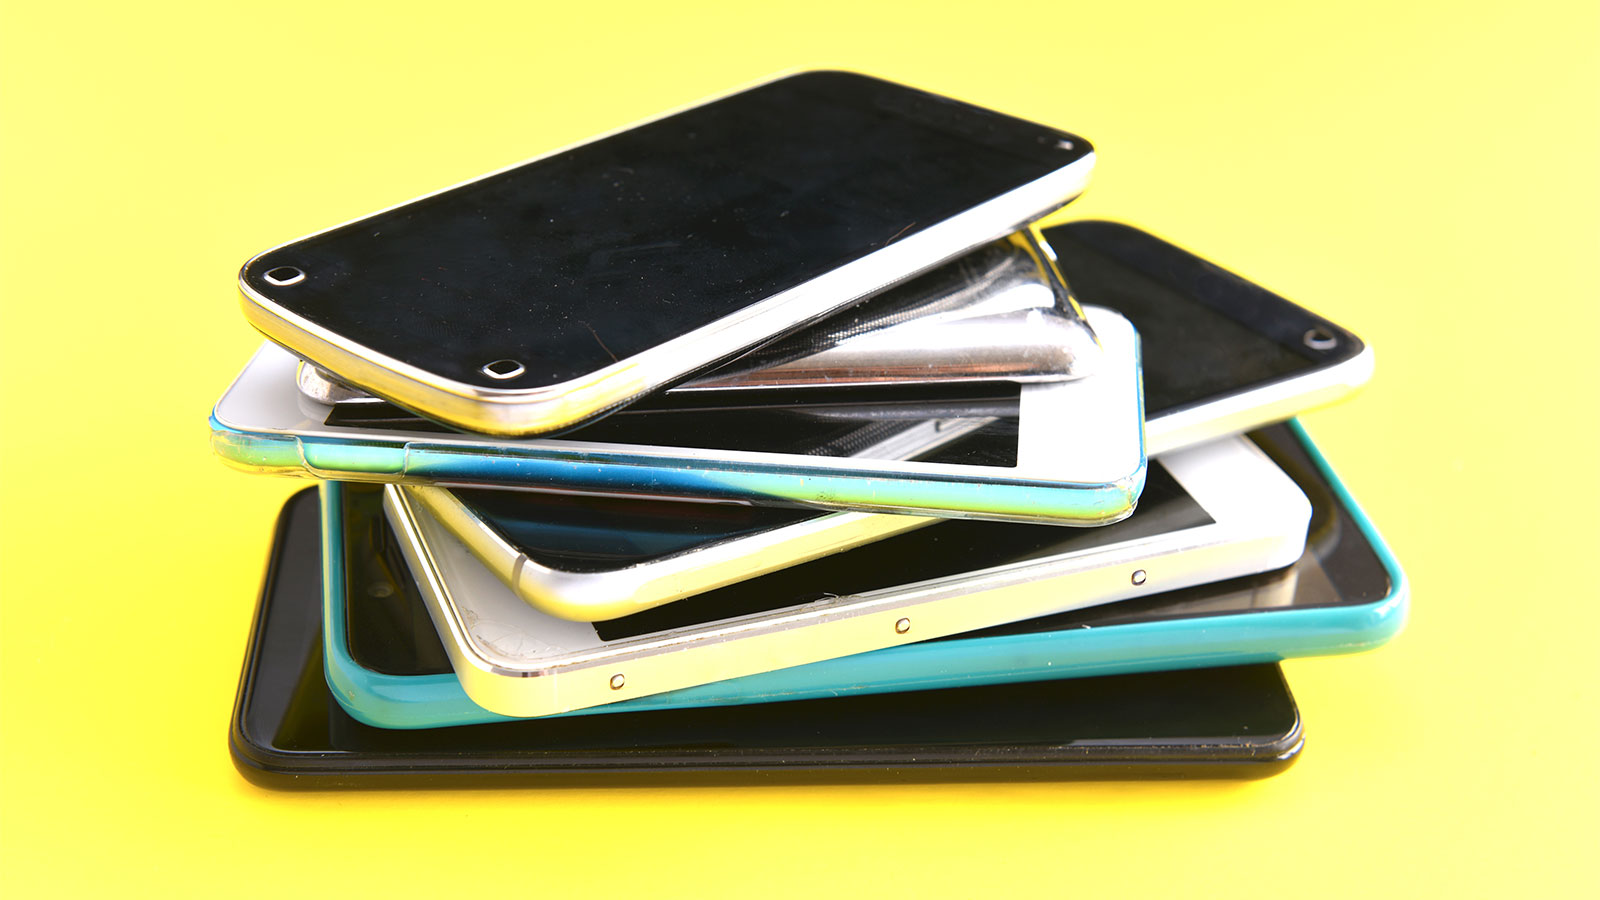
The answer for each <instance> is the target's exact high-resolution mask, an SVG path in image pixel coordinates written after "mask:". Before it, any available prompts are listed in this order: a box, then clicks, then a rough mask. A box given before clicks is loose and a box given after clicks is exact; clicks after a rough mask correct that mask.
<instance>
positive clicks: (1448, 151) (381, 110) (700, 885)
mask: <svg viewBox="0 0 1600 900" xmlns="http://www.w3.org/2000/svg"><path fill="white" fill-rule="evenodd" d="M635 6H636V7H637V8H634V7H635ZM1319 6H1320V7H1321V8H1319V9H1316V10H1315V11H1313V10H1312V8H1311V7H1310V6H1309V5H1306V7H1305V8H1304V9H1302V8H1300V5H1297V4H1282V5H1280V4H1270V3H1262V4H1256V5H1251V4H1241V3H1203V4H1200V3H1196V4H1190V3H1174V4H1168V5H1162V6H1148V7H1136V6H1134V5H1132V4H1124V3H1103V4H1086V3H1079V4H1071V3H1066V2H1057V3H1047V4H1031V5H1024V4H1019V3H1007V4H993V3H989V4H985V3H972V4H950V5H947V6H944V7H938V6H935V5H932V4H922V5H917V4H912V5H908V6H906V7H905V8H904V9H900V10H894V11H886V10H881V9H878V8H877V5H876V4H871V3H863V2H848V3H831V4H823V3H810V4H802V5H796V6H794V7H792V8H791V7H785V6H779V5H775V4H770V3H745V4H727V5H725V6H722V7H720V8H712V7H706V8H698V7H696V8H691V5H690V4H674V3H645V4H637V5H634V4H624V3H590V4H583V3H566V4H553V5H551V8H549V9H539V8H538V5H537V4H530V3H524V4H508V5H507V6H506V7H504V8H500V9H495V8H482V9H477V8H471V7H470V4H464V3H438V2H429V3H416V4H404V3H389V4H372V5H370V6H369V7H365V8H361V9H338V8H333V6H332V5H331V4H328V3H323V2H309V3H300V2H273V3H260V4H243V3H236V4H234V3H211V4H202V3H195V4H193V5H192V6H190V7H188V8H183V7H179V6H175V5H171V4H157V3H121V4H91V5H90V6H89V7H87V8H86V7H83V6H79V5H72V6H68V5H65V4H45V3H36V4H28V5H26V6H23V5H21V4H18V3H14V2H13V3H7V4H5V7H4V12H3V13H0V94H3V101H0V104H3V105H0V111H3V119H0V161H3V181H0V203H3V204H4V206H3V220H0V254H3V256H0V259H3V269H0V279H3V280H0V297H3V320H0V338H3V341H4V347H3V353H0V367H3V368H0V386H3V392H4V393H3V404H4V408H3V410H0V429H3V431H0V492H3V494H0V496H3V500H0V515H3V525H0V535H3V543H0V547H3V557H0V639H3V647H0V675H3V678H0V713H3V716H4V719H3V725H0V742H3V748H0V780H3V785H0V800H3V806H0V829H3V831H0V856H3V859H0V893H5V894H6V895H7V896H23V895H37V894H44V893H46V892H52V893H53V892H56V891H58V890H61V889H69V892H72V891H78V892H85V891H88V890H90V889H96V890H100V891H103V892H106V893H107V894H108V895H113V896H120V895H126V894H128V893H136V894H137V893H167V892H173V893H177V894H201V893H208V894H216V893H225V894H230V895H231V894H245V895H260V896H293V897H297V896H311V895H314V894H317V893H322V892H324V891H326V892H328V893H331V894H335V895H343V896H375V895H382V894H381V892H383V891H397V892H399V893H395V894H393V895H395V896H406V895H412V894H415V893H420V892H421V891H424V890H426V891H430V892H433V894H434V896H439V897H444V896H450V897H473V896H485V897H504V896H523V895H528V896H538V897H541V898H561V897H566V896H577V892H579V891H582V892H584V894H585V895H590V894H591V893H593V892H603V895H617V894H619V893H631V894H635V895H640V894H643V893H645V892H647V891H648V892H651V893H655V892H657V891H660V892H663V893H679V892H681V893H687V894H693V895H697V896H698V895H701V894H703V893H707V892H708V890H707V889H708V888H709V887H710V886H711V885H713V884H717V883H721V884H723V885H724V886H726V887H727V888H728V889H729V892H730V893H738V894H757V893H759V894H812V893H814V892H818V891H823V890H826V891H828V892H830V893H833V894H836V895H837V894H842V893H848V894H855V893H867V892H873V893H884V894H892V895H916V894H923V893H949V894H952V895H960V896H1005V895H1007V894H1010V893H1015V892H1018V891H1026V892H1027V893H1030V894H1031V893H1045V892H1048V893H1050V894H1052V895H1062V894H1069V893H1070V894H1074V895H1080V896H1101V897H1110V896H1124V895H1136V894H1148V893H1157V892H1161V893H1166V894H1175V893H1177V892H1178V891H1180V890H1181V891H1184V892H1189V891H1194V892H1198V893H1200V894H1204V895H1217V894H1225V893H1226V894H1232V893H1235V892H1239V891H1247V892H1249V893H1251V894H1255V895H1265V894H1273V895H1288V896H1303V895H1324V894H1326V895H1348V894H1351V893H1354V892H1357V891H1361V892H1365V891H1369V890H1370V891H1390V892H1396V893H1398V892H1402V891H1412V890H1414V889H1419V888H1423V887H1438V888H1448V889H1450V890H1451V891H1452V892H1454V893H1464V894H1469V895H1483V896H1504V895H1508V894H1512V893H1514V892H1518V893H1520V892H1524V891H1526V892H1530V893H1531V892H1533V891H1535V890H1554V891H1555V892H1558V893H1588V892H1591V891H1594V890H1596V889H1600V884H1597V879H1596V875H1595V870H1594V868H1593V866H1594V862H1593V859H1592V857H1593V855H1594V852H1595V850H1596V849H1597V847H1600V840H1597V839H1600V833H1597V832H1600V829H1597V821H1600V818H1597V817H1600V813H1597V810H1600V778H1597V771H1600V768H1597V765H1596V762H1595V758H1596V754H1597V753H1600V714H1597V712H1596V709H1597V704H1600V690H1597V688H1600V677H1597V675H1600V666H1597V664H1596V662H1595V650H1594V647H1595V643H1596V640H1597V636H1600V588H1597V587H1596V584H1597V581H1596V578H1597V576H1596V574H1595V572H1594V568H1593V563H1594V561H1595V559H1596V557H1597V556H1600V530H1597V527H1596V524H1595V522H1596V519H1595V516H1596V514H1597V511H1600V479H1597V477H1596V469H1595V466H1596V456H1597V454H1596V449H1597V448H1596V443H1597V441H1596V439H1597V436H1600V430H1597V425H1596V421H1597V419H1596V412H1597V403H1596V388H1597V386H1600V384H1597V381H1600V378H1597V374H1600V373H1597V364H1596V362H1595V359H1596V358H1597V345H1600V312H1597V310H1600V279H1597V276H1596V272H1597V259H1596V257H1597V255H1600V175H1597V172H1600V162H1597V161H1600V61H1597V57H1600V13H1597V6H1596V4H1594V3H1592V2H1582V3H1572V4H1567V5H1562V4H1551V3H1526V2H1524V3H1515V4H1506V5H1505V7H1504V8H1502V9H1479V8H1478V5H1463V4H1458V3H1443V2H1426V3H1394V2H1361V3H1341V4H1320V5H1319ZM1469 8H1470V9H1472V10H1474V11H1471V12H1467V10H1468V9H1469ZM822 65H829V66H841V67H846V68H855V69H861V70H865V71H868V72H872V73H875V74H881V75H884V76H888V77H891V78H894V79H898V80H901V81H905V82H908V83H911V84H914V85H918V86H922V87H926V88H930V89H933V90H937V91H942V92H945V93H950V94H954V95H957V96H960V97H962V98H965V99H970V100H973V101H977V102H980V103H983V104H986V105H990V106H994V107H997V108H1000V109H1003V110H1007V111H1010V112H1014V113H1017V114H1020V115H1024V116H1027V117H1030V118H1034V119H1038V120H1041V121H1045V122H1049V123H1052V124H1056V125H1060V126H1062V127H1065V128H1068V129H1070V130H1073V131H1076V132H1079V133H1081V134H1083V135H1085V136H1087V137H1089V138H1090V139H1091V140H1093V141H1094V142H1095V144H1096V146H1097V147H1098V148H1099V150H1100V158H1101V162H1100V166H1099V171H1098V173H1097V175H1096V184H1095V187H1094V188H1093V189H1092V190H1091V191H1090V193H1089V194H1088V195H1087V197H1086V198H1085V199H1084V200H1083V201H1082V202H1080V203H1078V204H1077V205H1076V206H1075V207H1074V208H1073V209H1072V212H1073V213H1074V214H1077V215H1093V216H1105V217H1116V218H1121V219H1125V220H1128V221H1131V222H1135V223H1139V224H1142V225H1144V226H1145V227H1148V228H1150V229H1152V230H1155V231H1157V232H1158V233H1161V234H1163V235H1166V236H1168V237H1171V238H1173V239H1175V240H1177V241H1179V242H1180V243H1183V244H1185V245H1187V246H1189V247H1192V248H1194V249H1195V250H1197V251H1199V252H1201V253H1202V254H1204V255H1206V256H1208V257H1210V258H1212V259H1214V260H1216V261H1218V262H1220V263H1222V264H1224V265H1227V266H1229V267H1231V268H1234V269H1235V270H1237V271H1239V272H1242V273H1244V274H1246V275H1248V276H1250V277H1253V278H1255V279H1256V280H1258V281H1260V282H1262V283H1264V284H1266V285H1269V286H1271V287H1273V288H1276V289H1278V290H1280V291H1282V292H1284V293H1285V294H1287V295H1288V296H1290V297H1294V298H1297V299H1298V300H1300V301H1301V302H1303V303H1305V304H1307V305H1309V306H1312V307H1314V308H1315V309H1317V310H1319V311H1321V312H1323V313H1325V314H1327V315H1329V316H1330V317H1332V318H1333V319H1335V320H1337V321H1339V322H1341V323H1343V324H1346V325H1349V326H1350V327H1352V328H1353V329H1355V330H1356V331H1357V332H1358V333H1360V334H1361V335H1362V336H1363V337H1365V338H1366V339H1367V340H1368V342H1370V343H1371V344H1372V345H1374V346H1375V347H1376V349H1377V352H1378V360H1379V362H1378V373H1377V376H1376V379H1375V380H1374V382H1373V383H1372V385H1371V386H1370V387H1369V388H1368V389H1367V390H1366V391H1365V392H1364V394H1362V395H1361V396H1359V397H1357V398H1356V399H1355V400H1353V401H1352V402H1349V403H1347V404H1345V405H1343V406H1341V407H1339V408H1337V409H1334V410H1330V411H1327V412H1323V413H1319V414H1316V415H1314V416H1311V417H1309V418H1308V424H1309V426H1310V427H1311V429H1312V430H1313V432H1314V433H1315V435H1316V436H1317V438H1318V439H1319V441H1320V442H1321V444H1322V446H1323V448H1324V449H1325V450H1326V451H1327V453H1328V455H1329V456H1330V457H1331V458H1332V460H1333V461H1334V463H1335V464H1336V465H1337V466H1338V468H1339V470H1340V472H1341V473H1342V474H1343V476H1344V478H1345V479H1346V481H1347V482H1348V483H1349V485H1350V487H1351V488H1352V490H1354V491H1355V492H1356V494H1357V496H1358V497H1359V498H1360V499H1361V500H1362V501H1363V502H1364V504H1365V505H1366V508H1367V510H1368V511H1369V512H1370V513H1371V514H1372V516H1373V518H1374V519H1375V520H1376V521H1377V523H1378V525H1379V526H1380V527H1381V528H1382V529H1383V530H1384V532H1385V534H1386V535H1387V537H1388V538H1389V540H1390V541H1391V542H1392V544H1393V546H1394V549H1395V551H1396V553H1397V554H1398V555H1399V557H1400V559H1401V561H1402V563H1403V564H1404V565H1405V566H1406V568H1407V569H1408V571H1409V573H1410V575H1411V578H1412V580H1413V587H1414V603H1415V606H1414V612H1413V615H1412V620H1411V624H1410V627H1409V630H1408V631H1407V632H1406V633H1405V634H1403V635H1402V636H1401V637H1400V638H1399V639H1398V640H1397V641H1395V642H1394V643H1393V644H1391V645H1390V646H1389V647H1387V648H1385V649H1383V650H1381V651H1378V652H1376V653H1371V654H1367V655H1365V656H1359V657H1350V658H1336V659H1327V660H1317V661H1305V662H1295V663H1292V664H1290V665H1289V666H1288V667H1287V668H1288V673H1289V677H1290V681H1291V682H1292V684H1293V687H1294V690H1295V692H1296V694H1297V696H1298V697H1299V700H1300V704H1301V708H1302V711H1303V714H1304V716H1305V719H1306V722H1307V729H1308V737H1309V746H1308V748H1307V750H1306V752H1305V756H1304V758H1303V759H1302V761H1301V762H1300V764H1299V765H1298V766H1297V767H1296V768H1294V769H1292V770H1290V771H1289V772H1288V773H1286V774H1284V775H1283V776H1280V777H1277V778H1274V779H1270V780H1267V781H1265V782H1257V783H1242V784H1241V783H1178V784H1138V783H1135V784H1070V783H1067V784H1043V785H1040V784H1026V785H1006V784H982V785H970V784H969V785H961V784H950V785H916V786H850V787H842V788H841V787H831V788H830V787H812V786H794V785H791V786H779V787H768V788H759V789H757V788H752V789H740V790H733V789H725V788H713V789H654V790H640V789H616V790H600V789H597V790H550V791H539V790H517V791H492V790H485V791H475V792H467V793H366V794H338V793H333V794H322V795H315V794H313V795H297V794H279V793H272V792H268V791H263V790H259V789H257V788H254V787H252V786H250V785H249V784H247V783H245V782H244V781H243V780H241V779H240V778H239V777H238V776H237V775H236V774H235V773H234V770H233V767H232V765H231V764H230V762H229V758H228V751H227V746H226V743H225V736H226V730H227V724H228V716H229V710H230V706H231V704H232V701H233V693H234V687H235V683H236V678H237V675H238V667H239V660H240V656H241V653H242V650H243V645H244V638H245V631H246V628H247V626H248V624H249V621H250V615H251V610H252V606H253V604H254V601H255V597H256V591H257V587H258V583H259V579H260V576H261V572H262V565H263V559H264V555H265V553H266V548H267V542H268V538H269V535H270V529H271V527H272V523H273V520H274V517H275V516H276V514H277V510H278V507H279V504H280V502H281V501H282V500H283V499H284V498H285V497H286V496H288V494H289V493H290V492H291V491H293V490H295V489H296V488H297V487H299V486H300V483H298V482H294V481H290V480H274V479H269V478H252V477H249V476H246V475H243V474H240V473H237V472H234V471H231V470H228V469H225V468H224V467H223V466H222V465H221V464H219V463H217V462H216V461H215V460H213V459H211V457H210V453H209V450H208V449H207V444H206V426H205V417H206V414H207V412H208V410H209V408H210V406H211V404H212V403H213V402H214V401H215V399H216V397H217V396H218V395H219V394H220V392H221V391H222V389H223V387H224V386H225V385H226V384H227V383H228V381H229V379H231V378H232V377H233V375H234V373H235V371H236V370H237V369H238V368H239V367H240V366H241V365H242V364H243V362H244V360H245V358H246V356H247V355H248V354H249V352H250V351H251V349H252V348H253V347H254V346H255V344H256V342H257V340H258V339H257V337H256V336H255V335H254V334H253V333H252V332H251V331H250V329H249V328H248V327H247V326H246V325H245V323H244V321H243V319H242V317H241V316H240V315H239V313H238V311H237V306H236V301H235V296H234V288H233V284H234V273H235V270H236V269H237V267H238V265H239V264H240V263H241V262H242V261H243V260H244V259H245V258H246V257H247V256H249V255H250V254H252V253H254V252H256V251H258V250H261V249H263V248H265V247H267V246H269V245H272V244H275V243H277V242H279V241H281V240H284V239H287V238H290V237H293V236H296V235H299V234H301V233H303V232H306V231H308V230H312V229H316V228H319V227H322V226H324V225H327V224H331V223H334V222H338V221H341V220H343V219H346V218H348V217H351V216H355V215H358V214H362V213H365V212H368V211H371V210H373V209H375V208H378V207H380V206H384V205H387V204H390V203H392V202H396V201H399V200H402V199H405V198H408V197H411V196H413V195H415V194H418V193H421V192H423V191H426V190H430V189H433V188H436V187H440V186H443V185H446V184H449V183H452V182H454V181H457V180H459V179H462V178H466V177H469V176H473V175H476V174H479V173H481V172H484V171H486V170H489V169H492V168H496V167H499V166H502V165H505V164H507V163H510V162H513V161H516V160H518V159H521V158H523V157H526V156H530V155H533V154H535V153H538V152H540V151H543V150H546V149H549V148H552V147H555V146H558V145H562V144H565V143H568V142H570V141H573V140H576V139H579V138H582V137H585V136H587V135H589V134H591V133H594V132H597V131H600V130H604V129H609V128H612V127H614V126H617V125H620V124H624V123H627V122H630V121H632V120H635V119H637V118H640V117H643V116H646V115H649V114H652V113H654V112H656V111H658V110H660V109H663V108H667V107H671V106H675V105H680V104H683V103H686V102H689V101H693V100H695V99H697V98H699V97H701V96H703V95H706V94H709V93H713V92H719V91H723V90H725V89H727V88H729V87H730V86H734V85H738V84H742V83H745V82H747V81H750V80H753V79H757V78H760V77H762V76H765V75H767V74H769V73H772V72H774V71H777V70H780V69H786V68H794V67H811V66H822ZM18 889H20V890H18ZM1591 895H1592V894H1591Z"/></svg>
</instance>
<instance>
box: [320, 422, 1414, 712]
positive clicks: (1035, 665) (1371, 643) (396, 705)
mask: <svg viewBox="0 0 1600 900" xmlns="http://www.w3.org/2000/svg"><path fill="white" fill-rule="evenodd" d="M1288 426H1289V428H1290V429H1291V431H1293V433H1294V434H1295V436H1296V437H1297V438H1298V439H1299V440H1300V441H1301V442H1302V444H1303V445H1304V447H1305V449H1306V451H1307V454H1308V455H1309V456H1310V457H1311V459H1312V461H1313V462H1314V464H1315V465H1316V467H1317V469H1318V471H1320V472H1321V473H1322V475H1323V476H1324V477H1325V478H1327V480H1328V483H1329V485H1330V487H1332V489H1333V492H1334V494H1335V495H1336V496H1337V497H1338V498H1339V500H1340V502H1342V503H1343V504H1344V505H1345V506H1346V508H1348V509H1349V511H1350V515H1351V518H1352V519H1353V520H1354V521H1355V524H1356V527H1357V528H1358V529H1359V530H1360V531H1361V533H1362V535H1363V536H1365V537H1366V539H1367V540H1368V542H1370V543H1371V545H1372V547H1373V550H1374V551H1375V552H1376V554H1377V556H1378V558H1379V560H1380V561H1381V563H1382V564H1383V566H1384V568H1385V570H1386V572H1387V574H1388V576H1389V580H1390V585H1391V587H1390V591H1389V593H1388V595H1387V596H1385V597H1384V598H1382V599H1380V600H1377V601H1374V602H1372V603H1369V604H1362V605H1359V606H1347V607H1330V608H1326V609H1304V610H1265V611H1261V612H1257V613H1230V614H1227V615H1220V616H1201V617H1195V618H1189V619H1179V620H1174V621H1170V622H1146V623H1139V624H1130V625H1113V626H1108V627H1105V628H1085V629H1074V630H1069V631H1056V632H1047V633H1043V634H1031V635H1006V636H1001V637H992V638H978V639H973V640H967V641H941V642H937V643H922V644H908V645H905V646H902V647H893V648H889V649H885V650H876V651H873V652H871V653H862V654H858V655H856V656H850V657H845V658H842V659H835V660H828V661H825V662H818V663H811V664H809V665H804V666H797V667H794V668H791V669H784V670H780V671H777V672H767V673H763V674H760V675H749V676H745V677H743V678H736V679H732V680H729V681H722V682H717V683H715V684H709V685H702V686H699V687H694V688H686V689H684V690H679V691H671V692H668V693H664V694H656V695H653V696H649V697H640V698H636V699H634V700H628V701H624V702H622V703H614V704H609V705H606V706H601V707H595V708H592V709H586V710H579V711H577V712H574V713H564V714H563V715H586V714H594V713H612V712H635V711H640V710H648V709H680V708H688V707H700V706H734V705H740V704H745V703H766V702H774V701H782V700H803V699H813V698H819V697H836V696H845V695H855V694H879V693H889V692H894V691H904V690H926V689H933V688H945V687H963V686H977V685H987V684H1007V683H1014V682H1022V681H1038V680H1044V679H1055V678H1083V677H1092V676H1096V675H1116V674H1125V673H1131V672H1147V671H1160V670H1172V669H1190V668H1205V667H1210V666H1224V665H1241V664H1246V663H1261V662H1278V661H1282V660H1284V659H1292V658H1297V657H1306V656H1330V655H1338V654H1345V653H1355V652H1359V651H1362V650H1368V649H1371V648H1373V647H1377V646H1379V645H1381V644H1383V643H1385V642H1386V641H1388V640H1389V639H1390V638H1392V637H1394V635H1395V634H1397V633H1398V632H1399V631H1400V629H1401V628H1402V627H1403V626H1404V624H1405V619H1406V614H1407V611H1408V606H1409V596H1410V589H1409V585H1408V582H1407V580H1406V577H1405V573H1404V572H1403V571H1402V569H1401V568H1400V564H1399V562H1398V560H1396V559H1395V557H1394V554H1393V552H1392V551H1391V550H1390V549H1389V546H1388V544H1387V543H1385V542H1384V540H1383V538H1382V537H1381V536H1380V535H1379V534H1378V530H1377V528H1376V527H1375V526H1374V525H1373V524H1372V521H1371V520H1370V519H1369V518H1368V517H1367V515H1366V513H1365V512H1364V511H1363V510H1362V509H1361V507H1360V506H1359V505H1358V504H1357V503H1356V501H1355V498H1354V497H1352V496H1351V495H1350V493H1349V491H1348V490H1347V489H1346V488H1345V486H1344V484H1343V482H1341V481H1340V480H1339V478H1338V475H1337V474H1335V473H1334V471H1333V469H1332V467H1331V466H1330V465H1329V464H1328V461H1327V459H1326V458H1325V457H1324V456H1323V455H1322V453H1321V451H1320V450H1319V449H1318V448H1317V446H1316V444H1315V443H1314V442H1313V441H1312V440H1311V438H1310V436H1309V435H1308V434H1307V433H1306V431H1305V429H1304V427H1303V426H1301V425H1300V423H1299V422H1298V421H1295V420H1291V421H1290V422H1289V423H1288ZM338 490H339V486H338V484H337V483H328V484H325V485H324V486H323V491H322V498H323V501H322V502H323V515H324V523H325V524H324V528H323V539H324V551H323V552H324V560H325V563H324V571H325V573H326V574H325V579H324V591H325V593H324V604H323V605H324V610H325V615H324V623H325V633H324V639H325V650H326V653H325V658H326V660H327V670H328V681H329V685H330V687H331V688H332V689H333V693H334V696H335V697H336V698H337V699H338V702H339V704H340V705H341V706H342V707H344V708H345V710H346V711H348V712H349V713H350V714H351V715H352V716H353V717H355V718H356V719H358V720H360V721H362V722H365V723H367V724H369V725H374V726H377V727H382V728H432V727H444V726H449V725H465V724H477V723H484V722H501V721H508V719H507V718H506V717H504V716H499V715H496V714H494V713H490V712H488V711H486V710H484V709H482V708H481V707H479V706H478V705H477V704H475V703H473V702H472V700H471V699H470V698H468V697H467V695H466V692H465V691H463V690H462V689H461V684H460V682H459V681H458V680H457V679H456V678H455V676H454V675H425V676H395V675H382V674H379V673H375V672H370V671H368V670H366V669H363V668H361V667H360V666H358V665H357V664H356V663H355V662H354V660H352V659H350V657H349V653H348V649H347V648H346V647H345V646H344V641H343V640H342V636H343V634H344V617H343V602H342V598H343V593H342V591H343V583H344V582H343V577H344V576H343V560H342V555H341V554H342V548H340V547H339V546H338V544H337V543H336V542H334V541H335V539H334V538H331V537H330V536H331V535H340V534H342V533H343V529H342V523H341V522H340V521H339V513H338V504H337V502H335V501H336V500H337V491H338ZM330 516H331V517H330ZM330 523H331V525H332V526H337V527H329V526H330ZM336 551H337V552H336ZM335 635H338V636H340V639H337V640H336V639H335V637H334V636H335Z"/></svg>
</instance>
